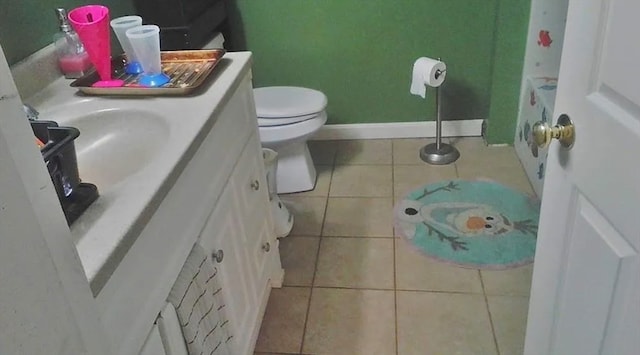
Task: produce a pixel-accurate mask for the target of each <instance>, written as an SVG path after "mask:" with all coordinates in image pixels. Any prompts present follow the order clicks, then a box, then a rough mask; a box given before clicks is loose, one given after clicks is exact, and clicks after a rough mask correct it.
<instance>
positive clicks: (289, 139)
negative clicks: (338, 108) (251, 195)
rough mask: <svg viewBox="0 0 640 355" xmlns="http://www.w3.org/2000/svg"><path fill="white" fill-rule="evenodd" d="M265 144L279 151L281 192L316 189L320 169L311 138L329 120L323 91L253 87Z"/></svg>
mask: <svg viewBox="0 0 640 355" xmlns="http://www.w3.org/2000/svg"><path fill="white" fill-rule="evenodd" d="M253 93H254V96H255V101H256V111H257V114H258V126H259V130H260V141H261V142H262V146H263V147H265V148H270V149H273V150H275V151H276V152H277V153H278V170H277V173H276V175H277V177H276V179H277V189H278V193H280V194H282V193H291V192H300V191H308V190H312V189H313V188H314V186H315V183H316V169H315V167H314V165H313V161H312V160H311V154H310V153H309V148H308V147H307V140H308V139H309V137H311V136H312V135H313V134H314V133H316V132H317V131H318V130H319V129H320V127H322V126H323V125H324V124H325V122H327V113H326V112H325V108H326V107H327V97H326V96H325V95H324V94H323V93H322V92H320V91H317V90H312V89H307V88H301V87H293V86H271V87H264V88H258V89H254V90H253Z"/></svg>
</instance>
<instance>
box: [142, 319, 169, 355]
mask: <svg viewBox="0 0 640 355" xmlns="http://www.w3.org/2000/svg"><path fill="white" fill-rule="evenodd" d="M140 355H167V353H166V352H165V351H164V346H163V345H162V339H161V338H160V332H159V331H158V325H156V324H154V325H153V328H151V333H149V336H148V337H147V340H146V341H145V342H144V345H143V346H142V351H141V352H140Z"/></svg>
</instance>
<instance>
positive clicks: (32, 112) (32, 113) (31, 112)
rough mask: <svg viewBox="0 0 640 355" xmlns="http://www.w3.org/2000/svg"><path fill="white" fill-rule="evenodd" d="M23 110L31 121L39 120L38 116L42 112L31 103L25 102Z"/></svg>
mask: <svg viewBox="0 0 640 355" xmlns="http://www.w3.org/2000/svg"><path fill="white" fill-rule="evenodd" d="M22 110H23V111H24V113H25V114H26V115H27V118H28V119H29V120H31V121H34V120H37V119H38V116H39V115H40V112H38V110H36V109H35V108H33V106H31V105H29V104H25V103H23V104H22Z"/></svg>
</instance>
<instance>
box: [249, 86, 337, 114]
mask: <svg viewBox="0 0 640 355" xmlns="http://www.w3.org/2000/svg"><path fill="white" fill-rule="evenodd" d="M253 93H254V96H255V100H256V111H257V113H258V117H260V118H285V117H297V116H307V115H312V114H314V113H318V112H321V111H323V110H324V109H325V108H326V107H327V97H326V96H325V95H324V94H323V93H322V92H320V91H317V90H313V89H307V88H301V87H294V86H270V87H264V88H258V89H254V90H253Z"/></svg>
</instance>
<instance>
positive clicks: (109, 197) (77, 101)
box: [25, 52, 251, 294]
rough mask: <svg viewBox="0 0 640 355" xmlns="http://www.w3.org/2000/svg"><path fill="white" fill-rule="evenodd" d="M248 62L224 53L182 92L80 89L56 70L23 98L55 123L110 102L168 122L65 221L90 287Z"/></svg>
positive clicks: (125, 245)
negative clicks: (140, 155)
mask: <svg viewBox="0 0 640 355" xmlns="http://www.w3.org/2000/svg"><path fill="white" fill-rule="evenodd" d="M250 67H251V53H250V52H235V53H227V54H226V55H225V56H224V58H223V59H222V61H221V62H220V63H219V64H218V67H217V68H216V69H215V70H214V72H213V73H212V74H211V77H210V78H209V79H208V80H207V82H206V83H204V84H203V85H202V87H201V88H200V89H199V90H198V91H197V92H196V93H195V94H193V95H190V96H185V97H135V98H124V97H95V96H86V95H83V94H81V93H78V92H77V91H76V89H74V88H71V87H70V86H69V83H70V81H69V80H66V79H64V78H60V79H58V80H56V81H54V82H53V83H52V84H50V85H49V86H47V87H46V88H44V89H43V90H41V91H40V92H38V93H37V94H35V95H33V96H32V97H30V98H29V99H27V100H25V101H26V102H27V103H29V104H31V105H32V106H34V107H36V108H37V109H38V110H39V111H40V119H43V120H46V119H50V118H52V117H53V118H55V119H56V120H57V121H58V123H59V124H60V125H61V126H63V125H65V121H64V117H65V116H66V115H68V116H74V115H75V116H77V115H80V114H82V113H86V112H94V111H105V110H113V109H123V110H134V111H135V110H142V111H147V112H150V113H152V114H155V115H157V116H158V117H159V116H162V119H163V120H164V121H166V122H165V123H166V125H167V126H168V138H167V139H166V142H162V151H161V152H160V153H159V154H157V155H156V156H155V157H154V158H153V159H152V160H151V161H149V162H148V163H147V164H146V165H145V166H144V167H143V168H140V169H139V170H138V171H137V172H136V173H135V174H134V175H132V176H130V177H128V178H127V179H126V180H125V181H122V182H119V183H116V184H114V185H113V186H110V187H109V188H107V189H106V190H105V189H101V187H100V186H98V189H99V190H100V193H101V196H100V197H99V198H98V200H97V201H95V202H94V203H93V204H92V205H91V206H90V207H89V209H87V211H86V212H85V213H84V214H83V215H82V216H80V218H79V219H78V220H77V221H76V222H75V223H74V224H73V225H72V226H71V235H72V237H73V238H74V242H75V244H76V248H77V251H78V255H79V257H80V260H81V262H82V266H83V267H84V270H85V274H86V276H87V279H88V280H89V282H90V284H91V288H92V290H93V292H94V294H96V293H97V292H99V290H100V289H102V287H103V286H104V285H105V284H106V282H107V281H108V280H109V277H110V276H111V275H112V274H113V272H114V271H115V269H116V267H117V266H118V264H119V263H120V261H121V260H122V258H123V257H124V256H125V255H126V253H127V251H128V250H129V249H130V248H131V246H132V245H133V244H134V242H135V241H136V238H137V237H138V235H139V234H140V232H141V231H142V229H143V228H144V227H145V225H146V224H147V222H148V221H149V219H150V218H151V216H152V215H153V214H154V212H155V211H156V209H157V208H158V206H159V205H160V203H161V202H162V200H163V199H164V197H165V196H166V194H167V193H168V192H169V190H170V189H171V187H172V186H173V185H174V183H175V182H176V180H177V178H178V176H179V175H180V173H181V172H182V171H183V169H184V168H185V166H186V164H187V163H188V162H189V160H190V159H191V157H192V156H193V154H194V153H195V151H196V150H197V149H198V147H199V146H200V144H201V143H202V141H203V140H204V138H205V136H206V134H207V133H208V132H209V131H210V130H211V128H212V127H213V125H214V123H215V121H216V117H217V113H218V112H219V111H220V110H221V109H222V107H223V106H224V104H225V103H226V101H227V100H228V99H229V96H230V95H231V94H232V93H233V91H234V90H235V88H236V87H237V86H238V85H239V82H240V80H241V78H242V76H243V75H242V74H243V73H245V72H247V71H249V70H250ZM81 134H82V132H81ZM137 139H140V140H153V139H154V137H153V136H142V137H137ZM126 158H127V157H126V156H123V159H126ZM81 178H82V176H81ZM87 182H91V181H87Z"/></svg>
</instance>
